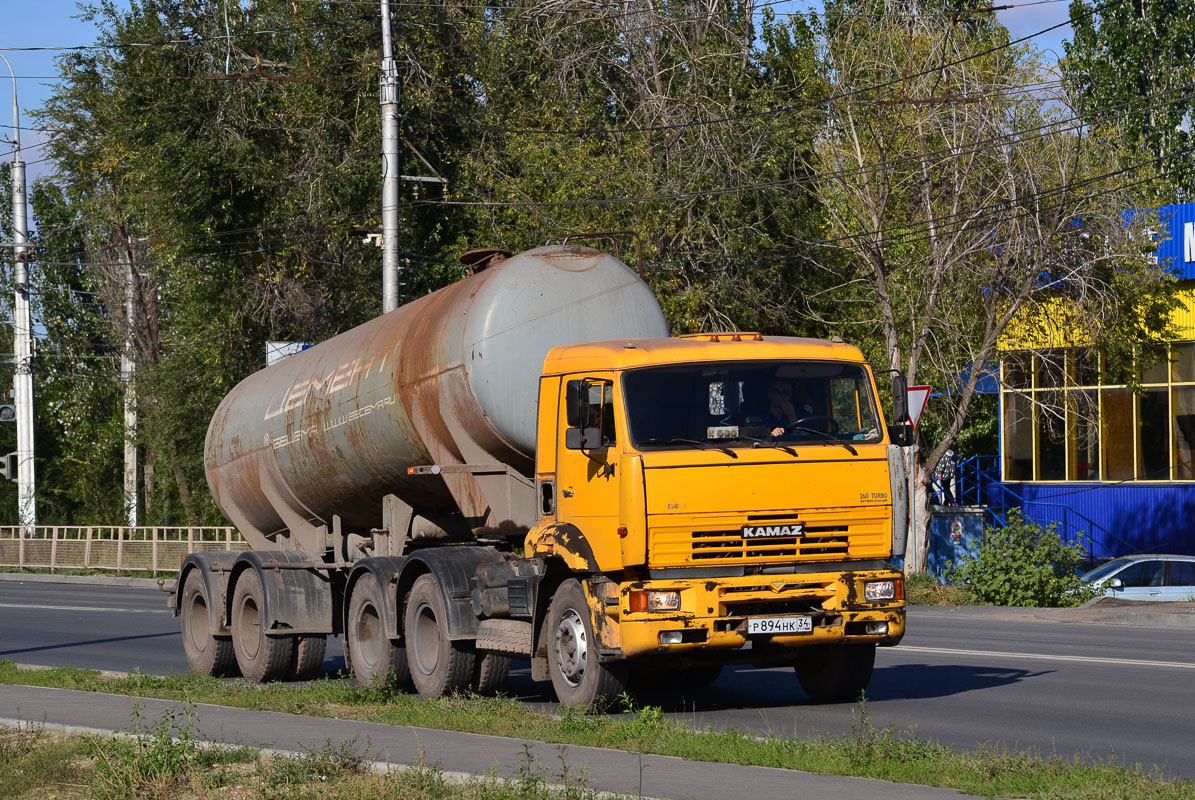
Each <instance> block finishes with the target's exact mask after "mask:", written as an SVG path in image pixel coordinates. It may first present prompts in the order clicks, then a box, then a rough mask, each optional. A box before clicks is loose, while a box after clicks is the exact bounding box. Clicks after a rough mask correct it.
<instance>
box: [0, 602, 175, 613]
mask: <svg viewBox="0 0 1195 800" xmlns="http://www.w3.org/2000/svg"><path fill="white" fill-rule="evenodd" d="M0 608H36V609H39V610H42V611H113V612H116V613H119V614H173V613H174V612H173V611H171V610H170V609H168V608H102V607H100V606H40V605H35V604H33V603H0Z"/></svg>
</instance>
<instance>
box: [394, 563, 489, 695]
mask: <svg viewBox="0 0 1195 800" xmlns="http://www.w3.org/2000/svg"><path fill="white" fill-rule="evenodd" d="M447 619H448V615H447V614H446V613H445V610H444V599H443V598H442V597H441V595H440V587H439V585H438V584H437V583H436V579H435V577H434V576H432V575H430V574H428V575H420V576H419V578H418V579H416V581H415V583H414V585H413V586H412V587H411V593H410V594H409V595H408V596H407V608H406V613H405V614H404V615H403V633H404V634H405V636H406V643H407V663H408V664H409V665H410V667H411V681H412V682H413V683H414V684H415V688H416V689H417V690H418V691H419V694H421V695H423V696H424V697H439V696H440V695H443V694H448V693H450V692H453V691H459V690H463V689H468V688H469V685H470V683H472V680H473V661H474V657H475V654H474V653H471V652H468V651H466V650H464V649H462V648H460V647H459V646H457V645H455V644H453V643H452V641H451V640H449V638H448V622H447Z"/></svg>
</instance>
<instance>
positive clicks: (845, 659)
mask: <svg viewBox="0 0 1195 800" xmlns="http://www.w3.org/2000/svg"><path fill="white" fill-rule="evenodd" d="M875 660H876V646H875V645H874V644H823V645H813V646H809V647H803V648H801V653H800V660H799V661H798V662H797V666H796V670H797V680H798V681H800V683H801V688H802V689H804V690H805V694H807V695H809V698H810V699H811V700H813V701H814V702H815V703H842V702H846V701H850V700H855V699H857V698H858V697H859V695H860V694H862V692H863V690H864V689H866V688H867V684H868V682H870V681H871V671H872V669H873V668H874V667H875Z"/></svg>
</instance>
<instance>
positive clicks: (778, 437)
mask: <svg viewBox="0 0 1195 800" xmlns="http://www.w3.org/2000/svg"><path fill="white" fill-rule="evenodd" d="M623 392H624V397H625V399H626V408H627V419H628V422H629V425H630V433H631V441H632V443H633V444H634V446H635V447H636V448H641V449H648V450H651V449H668V450H675V449H685V448H693V447H718V448H725V447H728V446H730V447H753V446H759V445H761V444H766V445H780V446H783V445H784V444H785V443H791V442H799V443H802V444H826V445H830V444H836V443H848V442H861V443H867V442H878V441H880V439H881V433H880V430H881V427H880V421H879V417H878V415H877V413H876V404H875V398H874V396H873V394H872V390H871V381H870V380H869V377H868V373H867V370H866V369H865V368H864V367H863V366H862V365H860V364H851V363H843V362H837V361H756V362H740V361H736V362H726V363H722V362H719V363H702V364H683V365H678V366H670V367H653V368H649V369H639V370H633V371H629V372H627V373H626V374H625V375H624V377H623Z"/></svg>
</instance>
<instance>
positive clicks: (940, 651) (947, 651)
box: [892, 644, 1195, 669]
mask: <svg viewBox="0 0 1195 800" xmlns="http://www.w3.org/2000/svg"><path fill="white" fill-rule="evenodd" d="M904 651H912V652H914V653H934V654H936V655H944V656H1002V657H1004V658H1036V659H1040V660H1042V661H1078V662H1081V663H1085V664H1117V665H1120V666H1130V667H1177V668H1179V669H1195V664H1191V663H1188V662H1183V661H1145V660H1143V659H1136V658H1104V657H1102V656H1064V655H1050V654H1048V653H1003V652H998V651H996V650H956V649H954V648H949V647H918V646H917V645H905V644H902V645H899V646H898V647H896V648H894V649H893V650H892V652H895V653H899V652H904Z"/></svg>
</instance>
